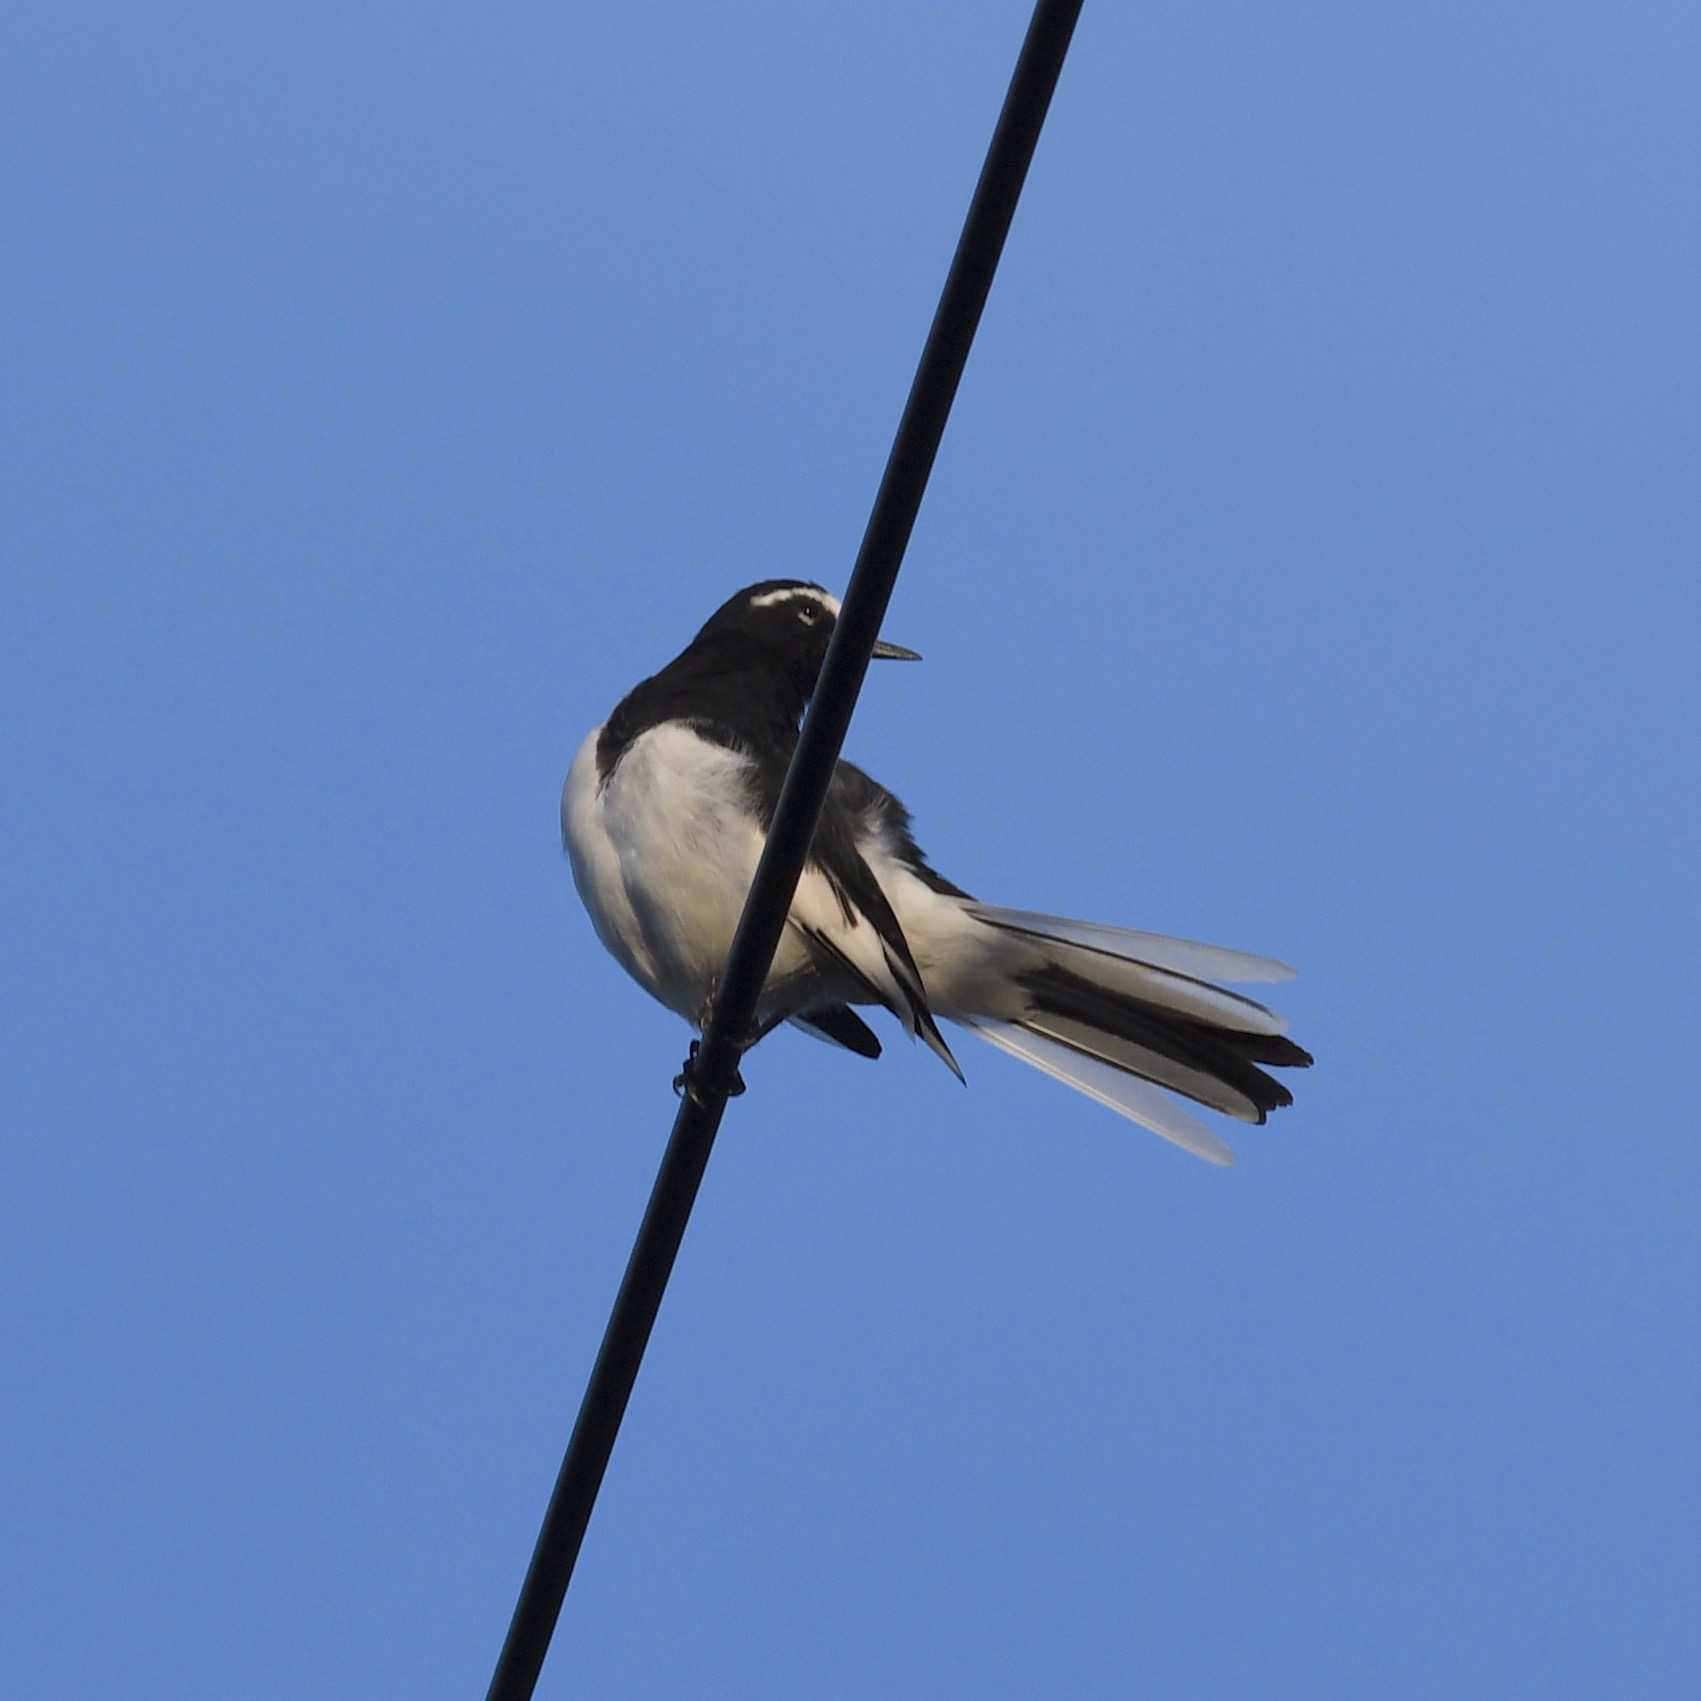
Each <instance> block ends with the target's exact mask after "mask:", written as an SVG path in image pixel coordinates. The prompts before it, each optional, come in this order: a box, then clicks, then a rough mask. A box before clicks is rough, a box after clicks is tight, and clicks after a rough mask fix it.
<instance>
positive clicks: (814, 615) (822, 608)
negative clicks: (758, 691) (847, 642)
mask: <svg viewBox="0 0 1701 1701" xmlns="http://www.w3.org/2000/svg"><path fill="white" fill-rule="evenodd" d="M838 618H839V599H838V598H837V597H836V596H834V595H833V594H832V593H831V592H830V591H827V590H824V589H823V588H822V587H821V586H820V585H817V584H812V583H811V582H810V581H808V580H806V579H764V580H763V581H762V582H761V583H760V584H756V585H747V586H746V587H745V588H744V589H743V590H742V591H739V592H737V593H736V594H735V595H733V596H730V597H728V598H727V600H726V601H725V602H724V603H722V604H721V606H720V607H719V608H718V609H716V610H715V612H714V613H713V614H712V615H711V616H710V617H709V620H708V622H707V623H706V624H705V625H704V627H703V630H702V631H701V632H699V633H698V634H697V641H698V642H699V643H703V642H704V641H705V640H706V641H708V642H709V643H711V644H716V645H718V644H722V643H725V644H736V645H737V646H738V647H739V648H740V649H744V650H749V649H755V650H757V651H759V652H761V654H762V655H763V657H764V660H765V662H766V664H767V665H768V666H770V667H772V668H773V669H775V670H776V671H781V670H783V671H784V672H785V673H787V674H789V675H790V676H791V677H792V678H793V679H794V680H796V682H797V683H798V685H799V686H800V687H801V689H802V690H803V692H804V694H805V695H806V696H807V695H808V694H809V693H811V692H813V691H814V689H815V681H816V680H817V679H818V678H819V677H820V674H821V664H822V663H823V662H824V661H825V660H826V659H827V645H828V644H829V643H830V642H831V641H832V637H833V628H834V626H835V625H836V624H837V623H838ZM873 654H874V655H875V656H876V657H877V658H879V659H881V660H883V661H920V660H921V657H920V656H919V655H917V654H916V652H915V651H914V650H906V649H904V648H903V646H902V645H900V644H888V643H886V642H885V641H884V640H883V639H882V640H881V641H880V642H878V643H876V644H875V646H874V650H873Z"/></svg>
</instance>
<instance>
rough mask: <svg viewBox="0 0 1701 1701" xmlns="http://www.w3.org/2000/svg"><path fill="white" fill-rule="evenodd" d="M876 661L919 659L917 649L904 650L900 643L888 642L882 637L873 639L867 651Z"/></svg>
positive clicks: (919, 655) (919, 654) (919, 653)
mask: <svg viewBox="0 0 1701 1701" xmlns="http://www.w3.org/2000/svg"><path fill="white" fill-rule="evenodd" d="M868 653H869V654H870V655H871V656H873V657H874V659H875V660H876V661H920V660H921V652H920V651H919V650H906V649H905V648H904V646H903V645H902V644H888V643H887V642H886V640H885V639H884V638H880V639H877V640H876V641H875V645H874V648H873V649H872V650H870V651H869V652H868Z"/></svg>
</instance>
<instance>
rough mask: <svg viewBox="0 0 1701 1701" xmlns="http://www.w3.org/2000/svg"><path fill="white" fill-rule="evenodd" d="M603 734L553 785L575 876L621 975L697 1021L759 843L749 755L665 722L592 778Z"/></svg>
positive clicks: (746, 888) (751, 874) (723, 959)
mask: <svg viewBox="0 0 1701 1701" xmlns="http://www.w3.org/2000/svg"><path fill="white" fill-rule="evenodd" d="M600 732H601V729H600V728H598V729H597V731H596V732H593V733H592V734H591V735H590V737H589V738H587V739H586V740H585V742H584V744H583V745H582V746H581V747H580V750H579V754H578V755H577V756H576V757H575V758H574V759H573V766H572V768H571V769H570V770H569V771H568V775H567V784H566V787H565V788H564V789H563V791H562V794H561V829H562V837H563V839H564V840H565V841H566V845H567V854H568V856H569V857H570V858H571V859H572V864H573V879H574V882H575V884H576V885H577V886H578V888H579V896H580V898H581V899H582V900H583V901H584V905H585V908H586V909H587V910H588V911H589V912H590V915H591V920H592V922H593V923H594V924H595V926H596V930H597V935H598V937H599V938H600V939H601V940H602V942H603V944H604V945H606V946H607V947H608V949H609V950H610V951H611V952H612V953H613V954H614V956H615V958H616V959H617V960H618V961H619V962H620V963H621V965H622V966H623V967H624V968H625V969H626V971H627V973H629V974H630V975H631V976H632V977H633V978H634V979H635V980H636V981H638V983H639V984H640V985H641V986H643V987H644V988H645V989H646V990H647V991H648V992H650V993H651V994H652V995H653V996H654V997H656V998H658V999H660V1001H661V1002H662V1003H663V1004H665V1005H667V1007H668V1008H669V1009H670V1010H676V1011H678V1013H679V1014H680V1015H682V1016H684V1017H685V1018H686V1020H687V1021H689V1022H692V1023H696V1021H697V1020H698V1018H699V1017H700V1015H701V1014H702V1010H703V1006H704V1004H705V1002H706V1000H707V999H708V997H709V995H710V992H711V990H712V988H713V984H714V978H715V976H716V975H717V974H718V973H719V972H720V970H721V968H722V966H723V965H724V963H725V962H726V955H727V952H728V950H729V949H730V948H731V945H732V935H733V930H734V929H735V928H736V927H737V925H738V917H739V912H740V910H741V909H742V908H743V904H744V896H745V893H746V892H748V891H749V889H750V882H751V879H752V878H753V877H754V875H755V872H756V860H757V858H758V857H759V856H760V854H761V850H762V843H761V834H760V831H759V829H758V827H757V824H756V820H755V817H754V815H753V813H752V811H751V806H750V801H749V786H748V780H747V759H746V758H745V757H743V756H741V755H740V754H739V753H738V752H737V751H734V750H728V749H726V748H725V747H724V746H722V745H718V744H713V743H711V742H710V741H709V740H707V739H704V738H700V737H698V735H697V734H696V733H695V732H693V731H692V730H691V729H690V728H689V727H686V726H681V725H678V724H666V725H662V726H658V727H653V728H651V729H650V730H649V731H648V732H645V733H641V734H640V735H639V736H638V737H637V738H636V739H634V740H633V742H632V744H631V745H630V747H629V748H628V749H627V750H626V752H625V753H624V754H623V755H622V757H621V759H620V761H619V762H618V763H617V764H616V765H615V768H614V772H613V773H612V774H610V775H609V777H608V780H607V782H606V783H605V784H601V785H599V783H598V775H597V767H596V743H597V738H598V736H599V734H600Z"/></svg>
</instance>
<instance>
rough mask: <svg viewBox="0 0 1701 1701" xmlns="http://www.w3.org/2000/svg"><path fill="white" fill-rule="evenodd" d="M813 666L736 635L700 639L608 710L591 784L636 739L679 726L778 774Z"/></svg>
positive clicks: (811, 684)
mask: <svg viewBox="0 0 1701 1701" xmlns="http://www.w3.org/2000/svg"><path fill="white" fill-rule="evenodd" d="M819 673H820V661H819V659H818V658H814V657H811V656H807V655H802V654H799V653H797V652H795V651H794V652H792V653H789V654H787V653H782V652H777V651H776V650H775V649H774V648H773V647H772V646H770V645H766V644H763V643H760V642H758V641H756V640H755V639H753V638H751V637H749V636H747V635H745V634H743V633H737V632H704V633H700V634H699V635H698V637H697V638H696V640H695V641H694V642H693V643H691V644H690V645H689V646H688V647H687V648H686V649H685V650H683V651H681V653H680V654H679V655H677V656H675V657H674V659H673V660H672V661H670V662H669V663H668V664H667V666H666V667H664V668H663V669H662V670H661V672H660V673H656V674H652V675H651V676H650V677H649V678H648V679H646V680H643V681H642V682H641V683H639V684H638V685H635V686H634V687H633V688H632V689H631V690H630V691H629V692H627V694H626V695H625V696H624V697H623V698H621V700H620V702H619V703H618V704H617V705H616V706H615V710H614V713H613V714H611V715H610V716H609V717H608V721H607V724H606V725H605V726H604V727H603V729H602V736H601V737H600V738H598V740H597V778H598V779H599V780H603V781H606V780H607V778H608V776H609V775H610V774H611V773H613V772H614V769H615V767H616V765H617V764H618V763H619V761H620V758H621V757H622V756H624V755H625V754H626V752H627V750H628V749H630V748H631V746H632V743H633V741H634V740H635V739H637V738H638V737H639V736H640V735H641V734H643V733H646V732H648V731H649V730H650V729H651V728H652V727H655V726H660V725H661V724H662V723H663V722H664V721H686V722H689V723H690V725H691V726H692V727H693V728H695V729H696V731H697V732H698V733H699V734H701V735H702V736H703V737H704V738H708V739H711V740H713V741H714V742H715V743H717V744H724V745H726V746H728V747H729V748H731V749H734V750H743V751H746V752H748V753H749V754H751V755H753V756H756V757H759V758H762V759H763V760H764V765H766V764H767V763H768V762H771V761H774V760H776V759H777V760H778V762H779V764H780V766H781V768H782V770H783V768H784V765H785V763H786V762H788V761H790V759H791V752H792V748H793V746H794V745H795V744H796V743H797V729H798V726H799V723H800V722H801V721H802V719H803V711H804V710H805V709H806V708H807V707H808V705H809V698H810V695H811V693H812V692H813V691H814V689H815V681H816V679H817V677H818V676H819Z"/></svg>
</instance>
